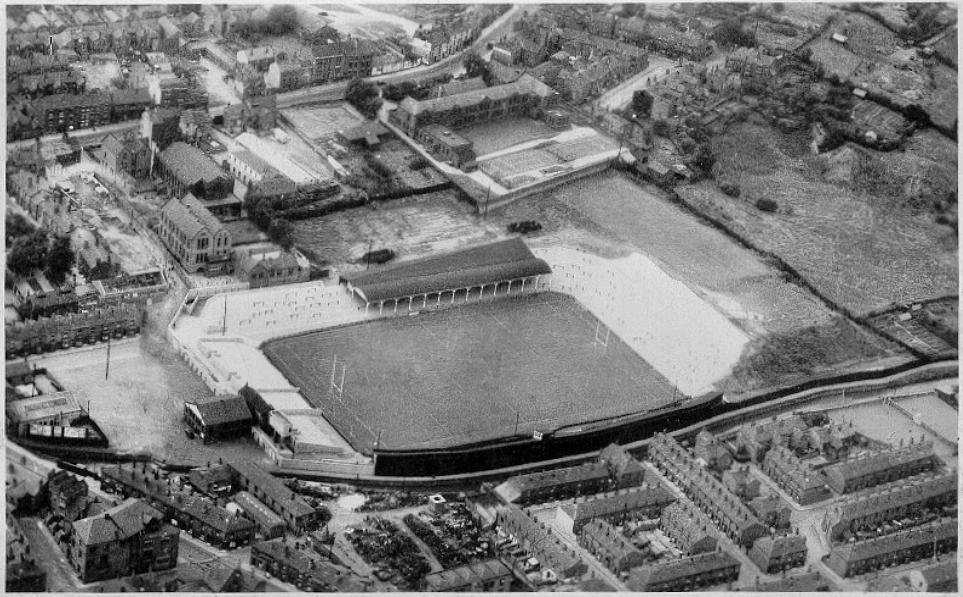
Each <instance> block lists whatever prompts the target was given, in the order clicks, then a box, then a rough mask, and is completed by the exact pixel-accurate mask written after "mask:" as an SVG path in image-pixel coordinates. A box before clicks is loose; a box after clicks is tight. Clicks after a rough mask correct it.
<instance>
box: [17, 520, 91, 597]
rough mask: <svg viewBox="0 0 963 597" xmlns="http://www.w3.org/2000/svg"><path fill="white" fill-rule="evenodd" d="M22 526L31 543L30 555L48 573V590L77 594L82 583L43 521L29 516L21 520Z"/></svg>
mask: <svg viewBox="0 0 963 597" xmlns="http://www.w3.org/2000/svg"><path fill="white" fill-rule="evenodd" d="M20 526H21V528H22V529H23V534H24V536H25V537H26V538H27V541H28V542H29V543H30V555H31V556H33V558H34V560H35V561H36V562H37V564H38V565H39V566H40V567H41V568H43V569H44V570H45V571H46V572H47V590H48V591H54V592H68V593H75V592H77V590H78V589H79V588H80V587H81V584H80V581H79V580H78V579H77V575H76V574H74V570H73V568H71V567H70V564H69V563H67V558H66V557H65V556H64V554H63V552H62V551H61V550H60V547H59V546H58V545H57V542H56V541H55V540H54V538H53V536H52V535H51V534H50V531H48V530H47V527H45V526H44V524H43V521H41V520H40V519H39V518H35V517H33V516H29V517H26V518H21V519H20Z"/></svg>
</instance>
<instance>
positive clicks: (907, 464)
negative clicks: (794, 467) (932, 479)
mask: <svg viewBox="0 0 963 597" xmlns="http://www.w3.org/2000/svg"><path fill="white" fill-rule="evenodd" d="M938 464H939V459H938V458H937V457H936V455H935V454H934V453H933V442H931V441H921V442H919V443H912V440H911V443H910V444H909V445H905V446H902V445H901V446H899V447H895V448H889V449H886V450H880V451H878V452H870V453H868V454H857V455H856V456H851V457H849V458H847V459H845V460H842V461H840V462H838V463H836V464H833V465H830V466H828V467H826V469H825V473H826V480H827V483H828V484H829V486H830V487H832V489H833V491H836V492H837V493H852V492H854V491H858V490H860V489H865V488H867V487H873V486H875V485H880V484H881V483H888V482H890V481H895V480H897V479H901V478H903V477H909V476H911V475H915V474H918V473H922V472H925V471H929V470H933V468H935V467H936V466H937V465H938Z"/></svg>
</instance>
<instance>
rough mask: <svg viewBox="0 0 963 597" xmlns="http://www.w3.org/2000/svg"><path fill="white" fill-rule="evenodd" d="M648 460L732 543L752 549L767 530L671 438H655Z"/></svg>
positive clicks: (657, 436)
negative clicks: (706, 515)
mask: <svg viewBox="0 0 963 597" xmlns="http://www.w3.org/2000/svg"><path fill="white" fill-rule="evenodd" d="M649 458H650V459H651V461H652V463H653V464H655V465H656V466H657V467H659V469H660V470H662V471H663V472H664V473H665V474H666V476H667V477H668V478H669V479H670V480H672V481H673V482H674V483H675V484H676V485H678V486H679V488H680V489H682V491H683V492H685V494H686V495H687V496H689V498H690V499H691V500H692V501H693V502H694V503H695V504H696V505H697V506H698V507H699V508H700V509H701V510H702V511H703V512H705V513H706V514H708V515H709V517H710V518H713V519H714V520H715V521H716V525H717V526H718V528H719V529H720V530H722V532H724V533H725V534H726V535H727V536H729V538H730V539H732V540H733V541H734V542H735V543H737V544H738V545H742V546H746V547H748V546H751V545H752V542H753V541H754V540H755V539H756V538H758V537H761V536H763V535H765V534H766V532H767V531H766V527H765V526H763V524H762V523H761V522H760V521H759V519H758V518H756V516H755V515H754V514H753V513H752V511H750V510H749V509H748V508H747V507H746V506H745V504H743V503H742V502H741V501H740V500H739V498H738V497H736V496H735V495H734V494H733V493H732V492H731V491H729V490H728V489H726V487H725V485H723V484H722V481H720V480H718V479H717V478H715V477H714V476H712V474H711V473H709V472H708V471H707V470H706V469H705V468H704V467H702V466H701V465H699V464H698V463H697V462H695V459H694V458H693V457H692V455H691V454H690V453H689V452H688V451H687V450H686V449H685V448H683V447H682V446H681V445H679V443H678V442H677V441H676V440H675V439H674V438H673V437H671V436H669V435H666V434H664V433H660V434H657V435H656V436H655V437H654V438H653V439H652V442H651V443H650V444H649Z"/></svg>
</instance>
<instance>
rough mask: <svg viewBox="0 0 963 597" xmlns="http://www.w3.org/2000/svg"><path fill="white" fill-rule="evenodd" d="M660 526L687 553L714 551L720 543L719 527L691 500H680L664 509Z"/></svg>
mask: <svg viewBox="0 0 963 597" xmlns="http://www.w3.org/2000/svg"><path fill="white" fill-rule="evenodd" d="M659 527H660V528H661V529H662V532H663V533H665V534H666V535H667V536H669V538H671V539H672V543H673V544H675V546H676V547H678V548H679V549H680V550H681V551H683V552H685V553H686V555H690V556H691V555H695V554H699V553H708V552H712V551H715V550H716V548H717V547H718V545H719V531H718V529H716V527H715V525H714V524H712V521H711V520H710V519H709V517H708V516H706V515H705V514H704V513H703V512H702V511H701V510H699V508H697V507H696V505H695V504H693V503H692V502H691V501H689V500H680V501H678V502H676V503H674V504H672V505H670V506H668V507H667V508H666V509H665V510H663V511H662V516H661V518H660V519H659Z"/></svg>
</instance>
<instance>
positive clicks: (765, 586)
mask: <svg viewBox="0 0 963 597" xmlns="http://www.w3.org/2000/svg"><path fill="white" fill-rule="evenodd" d="M829 588H832V587H831V586H830V584H829V581H828V580H826V578H825V577H823V575H822V574H820V573H819V572H804V573H802V574H796V575H794V576H786V577H783V578H779V579H778V580H774V581H771V582H766V583H760V584H758V585H753V586H748V587H745V588H742V589H739V590H741V591H758V592H765V593H815V592H817V591H825V590H827V589H829Z"/></svg>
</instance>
